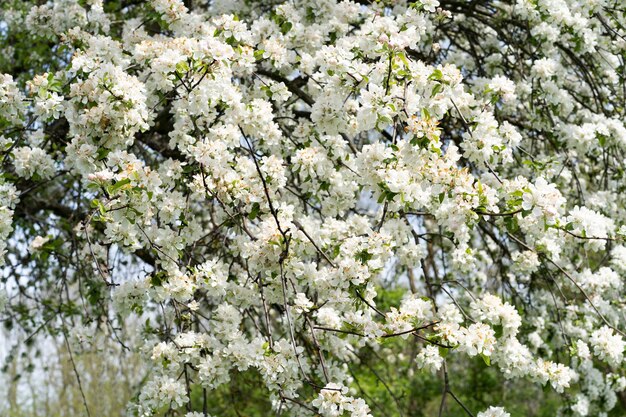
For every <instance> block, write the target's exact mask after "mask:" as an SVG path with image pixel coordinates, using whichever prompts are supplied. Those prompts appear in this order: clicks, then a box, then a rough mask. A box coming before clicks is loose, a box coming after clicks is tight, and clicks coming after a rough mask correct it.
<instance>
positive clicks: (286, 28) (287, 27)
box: [280, 22, 293, 35]
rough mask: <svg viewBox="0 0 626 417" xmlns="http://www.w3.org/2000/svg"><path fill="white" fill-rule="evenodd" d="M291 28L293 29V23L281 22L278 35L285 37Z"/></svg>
mask: <svg viewBox="0 0 626 417" xmlns="http://www.w3.org/2000/svg"><path fill="white" fill-rule="evenodd" d="M292 27H293V23H291V22H283V24H282V25H280V33H282V34H283V35H286V34H287V32H289V31H290V30H291V28H292Z"/></svg>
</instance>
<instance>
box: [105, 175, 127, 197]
mask: <svg viewBox="0 0 626 417" xmlns="http://www.w3.org/2000/svg"><path fill="white" fill-rule="evenodd" d="M126 184H130V178H124V179H123V180H119V181H117V182H116V183H115V184H113V185H109V186H108V187H107V191H108V192H109V194H113V193H114V192H116V191H117V190H119V189H120V188H122V187H123V186H125V185H126Z"/></svg>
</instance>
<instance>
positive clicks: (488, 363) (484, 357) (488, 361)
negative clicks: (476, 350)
mask: <svg viewBox="0 0 626 417" xmlns="http://www.w3.org/2000/svg"><path fill="white" fill-rule="evenodd" d="M480 357H481V358H483V361H485V364H486V365H487V366H491V358H490V357H489V356H487V355H485V354H484V353H481V354H480Z"/></svg>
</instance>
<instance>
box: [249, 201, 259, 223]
mask: <svg viewBox="0 0 626 417" xmlns="http://www.w3.org/2000/svg"><path fill="white" fill-rule="evenodd" d="M260 210H261V206H260V205H259V203H254V204H252V210H250V213H249V214H248V219H250V220H254V219H256V218H257V216H258V215H259V211H260Z"/></svg>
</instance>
